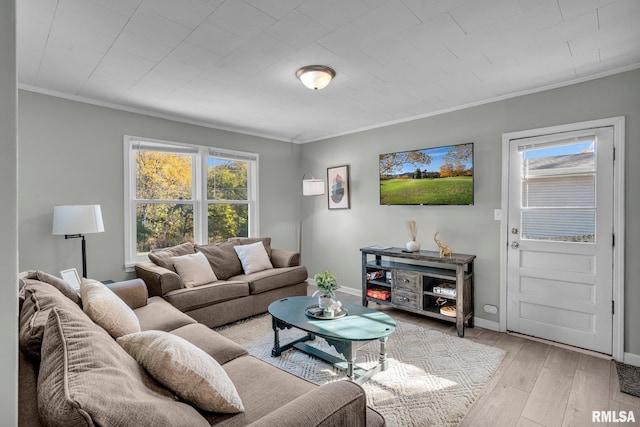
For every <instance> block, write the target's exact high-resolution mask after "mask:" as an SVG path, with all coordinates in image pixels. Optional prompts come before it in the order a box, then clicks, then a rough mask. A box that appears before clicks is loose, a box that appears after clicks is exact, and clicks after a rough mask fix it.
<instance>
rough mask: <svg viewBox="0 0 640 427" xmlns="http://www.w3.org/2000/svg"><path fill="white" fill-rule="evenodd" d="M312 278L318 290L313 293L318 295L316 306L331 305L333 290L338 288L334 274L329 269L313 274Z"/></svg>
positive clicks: (333, 301) (333, 296) (333, 295)
mask: <svg viewBox="0 0 640 427" xmlns="http://www.w3.org/2000/svg"><path fill="white" fill-rule="evenodd" d="M313 280H315V282H316V286H317V287H318V290H317V291H315V292H314V293H313V296H316V295H318V306H319V307H320V308H322V309H325V308H326V307H333V304H334V303H335V300H334V298H335V295H336V294H335V292H336V290H337V289H338V282H337V279H336V276H334V275H333V274H331V273H330V272H329V270H325V271H324V272H322V273H318V274H316V275H315V276H313Z"/></svg>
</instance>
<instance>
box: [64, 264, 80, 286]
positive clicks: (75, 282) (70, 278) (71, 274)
mask: <svg viewBox="0 0 640 427" xmlns="http://www.w3.org/2000/svg"><path fill="white" fill-rule="evenodd" d="M60 275H61V276H62V280H64V281H65V282H67V283H68V284H70V285H71V286H73V288H74V289H75V290H77V291H79V290H80V276H78V271H77V270H76V269H75V268H70V269H68V270H62V271H61V272H60Z"/></svg>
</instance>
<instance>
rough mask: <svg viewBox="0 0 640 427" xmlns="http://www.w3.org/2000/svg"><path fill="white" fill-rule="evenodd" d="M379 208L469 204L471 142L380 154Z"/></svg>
mask: <svg viewBox="0 0 640 427" xmlns="http://www.w3.org/2000/svg"><path fill="white" fill-rule="evenodd" d="M379 157H380V204H381V205H473V196H474V184H473V143H472V142H469V143H466V144H456V145H447V146H443V147H434V148H424V149H421V150H411V151H399V152H395V153H387V154H380V156H379Z"/></svg>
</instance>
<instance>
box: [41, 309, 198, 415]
mask: <svg viewBox="0 0 640 427" xmlns="http://www.w3.org/2000/svg"><path fill="white" fill-rule="evenodd" d="M38 412H39V414H40V418H41V419H42V420H46V421H47V425H51V426H72V425H73V426H82V425H86V426H98V425H101V426H116V425H135V426H159V425H175V426H178V425H180V426H206V425H208V424H207V423H206V421H205V420H204V419H203V418H202V416H201V415H200V414H199V413H198V412H197V411H196V410H195V409H194V408H193V407H191V406H189V405H187V404H185V403H182V402H177V401H175V398H173V397H171V396H170V395H169V394H168V393H167V391H166V390H164V389H163V388H162V387H160V386H159V385H158V384H157V383H155V381H153V380H152V379H151V378H150V377H149V376H148V375H147V374H146V373H145V371H144V369H143V368H142V367H141V366H140V365H139V364H138V363H137V362H136V361H135V360H134V359H133V358H132V357H131V356H129V355H128V354H127V353H126V352H125V351H124V350H123V349H122V348H121V347H120V346H119V345H118V344H117V343H116V342H115V341H114V340H113V339H112V338H111V337H110V336H109V334H107V332H105V331H104V330H103V329H101V328H100V327H99V326H97V325H95V324H94V323H93V322H91V321H90V320H89V319H88V318H87V317H86V316H85V315H84V314H83V313H82V312H79V313H78V312H71V311H68V310H64V309H60V308H57V307H56V308H54V309H52V310H51V313H50V316H49V319H48V321H47V325H46V328H45V333H44V339H43V344H42V363H41V365H40V372H39V374H38Z"/></svg>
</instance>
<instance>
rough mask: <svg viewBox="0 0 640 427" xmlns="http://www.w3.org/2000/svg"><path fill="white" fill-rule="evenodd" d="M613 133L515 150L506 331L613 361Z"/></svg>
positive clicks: (556, 137)
mask: <svg viewBox="0 0 640 427" xmlns="http://www.w3.org/2000/svg"><path fill="white" fill-rule="evenodd" d="M613 147H614V145H613V127H603V128H598V129H589V130H585V131H579V132H567V133H559V134H553V135H545V136H540V137H533V138H524V139H514V140H511V141H510V143H509V149H510V160H509V162H510V164H509V193H508V194H509V202H508V207H509V211H508V239H509V240H508V248H507V265H508V271H507V329H508V330H510V331H514V332H519V333H522V334H526V335H532V336H535V337H540V338H544V339H548V340H552V341H557V342H561V343H565V344H569V345H572V346H576V347H581V348H585V349H589V350H593V351H597V352H601V353H606V354H611V353H612V320H613V315H612V309H613V307H612V305H613V294H612V292H613V290H612V289H613V288H612V284H613V267H612V266H613V238H614V237H613V195H614V187H613V182H614V181H613V161H614V148H613Z"/></svg>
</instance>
